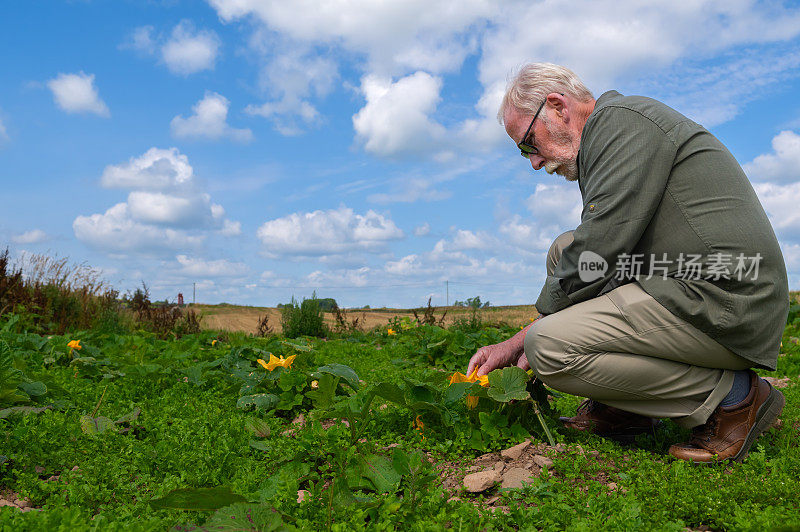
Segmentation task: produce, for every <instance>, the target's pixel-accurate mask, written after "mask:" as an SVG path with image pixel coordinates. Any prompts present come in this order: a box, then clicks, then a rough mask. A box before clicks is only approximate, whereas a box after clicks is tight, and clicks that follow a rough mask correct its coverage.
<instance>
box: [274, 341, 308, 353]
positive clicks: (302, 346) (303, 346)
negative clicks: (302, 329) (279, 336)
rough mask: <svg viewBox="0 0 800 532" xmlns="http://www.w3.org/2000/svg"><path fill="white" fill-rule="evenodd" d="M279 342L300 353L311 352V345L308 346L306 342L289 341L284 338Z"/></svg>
mask: <svg viewBox="0 0 800 532" xmlns="http://www.w3.org/2000/svg"><path fill="white" fill-rule="evenodd" d="M281 343H282V344H283V345H285V346H287V347H291V348H292V349H296V350H297V351H300V352H301V353H310V352H311V346H309V345H308V344H296V343H294V342H290V341H288V340H284V341H282V342H281Z"/></svg>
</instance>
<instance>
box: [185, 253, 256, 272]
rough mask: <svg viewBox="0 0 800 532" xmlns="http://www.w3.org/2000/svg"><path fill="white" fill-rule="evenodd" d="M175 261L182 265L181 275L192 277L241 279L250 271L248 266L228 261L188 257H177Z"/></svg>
mask: <svg viewBox="0 0 800 532" xmlns="http://www.w3.org/2000/svg"><path fill="white" fill-rule="evenodd" d="M175 259H176V260H177V261H178V263H179V264H180V265H181V269H180V270H179V273H180V274H181V275H186V276H191V277H241V276H243V275H246V274H247V273H248V271H249V268H248V267H247V265H246V264H244V263H241V262H231V261H229V260H226V259H217V260H203V259H199V258H196V257H188V256H186V255H177V256H176V257H175Z"/></svg>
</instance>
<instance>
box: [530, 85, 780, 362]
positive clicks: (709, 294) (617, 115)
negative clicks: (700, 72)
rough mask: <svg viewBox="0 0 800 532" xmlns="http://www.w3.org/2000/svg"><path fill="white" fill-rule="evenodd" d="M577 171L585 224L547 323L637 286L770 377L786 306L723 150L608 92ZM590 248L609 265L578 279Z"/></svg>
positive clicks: (771, 240) (749, 199)
mask: <svg viewBox="0 0 800 532" xmlns="http://www.w3.org/2000/svg"><path fill="white" fill-rule="evenodd" d="M577 162H578V184H579V186H580V189H581V196H582V198H583V211H582V213H581V223H580V225H579V226H578V227H577V229H576V230H575V232H574V235H573V236H574V238H575V240H574V241H573V242H572V244H570V245H569V246H567V247H566V248H565V249H564V251H563V254H562V256H561V259H560V260H559V262H558V264H557V266H556V269H555V272H554V274H553V275H552V276H548V277H547V280H546V282H545V285H544V288H543V289H542V292H541V294H540V295H539V299H538V300H537V301H536V307H537V309H538V310H539V311H540V312H542V313H543V314H551V313H554V312H558V311H559V310H561V309H563V308H566V307H568V306H570V305H573V304H575V303H579V302H581V301H585V300H587V299H590V298H593V297H597V296H598V295H601V294H603V293H605V291H608V290H609V289H611V288H613V287H615V286H618V285H619V284H623V283H625V282H633V281H635V282H638V283H639V284H640V285H641V286H642V288H643V289H644V290H645V291H646V292H647V293H648V294H650V295H651V296H653V298H655V299H656V301H658V302H659V303H661V304H662V305H663V306H664V307H666V308H667V309H668V310H669V311H670V312H672V313H673V314H675V315H676V316H678V317H680V318H682V319H684V320H686V321H688V322H689V323H691V324H692V325H694V326H695V327H697V328H698V329H700V330H701V331H703V332H705V333H706V334H708V335H709V336H710V337H712V338H713V339H715V340H716V341H717V342H719V343H720V344H722V345H723V346H725V347H726V348H728V349H730V350H731V351H733V352H734V353H736V354H737V355H739V356H741V357H743V358H746V359H748V360H750V361H752V362H753V365H754V366H758V367H762V368H767V369H770V370H774V369H775V364H776V361H777V357H778V353H779V350H780V341H781V335H782V333H783V329H784V326H785V324H786V316H787V312H788V308H789V291H788V281H787V276H786V266H785V265H784V261H783V255H782V254H781V250H780V247H779V246H778V241H777V239H776V237H775V233H774V232H773V230H772V226H771V225H770V223H769V220H768V219H767V215H766V213H765V212H764V209H763V208H762V207H761V204H760V203H759V201H758V198H757V196H756V194H755V191H754V190H753V187H752V186H751V185H750V182H749V181H748V180H747V176H745V174H744V172H743V171H742V168H741V167H740V166H739V164H738V163H737V162H736V159H735V158H734V157H733V155H731V153H730V152H729V151H728V150H727V149H726V148H725V146H723V145H722V143H721V142H720V141H719V140H717V139H716V137H714V136H713V135H712V134H711V133H709V132H708V131H707V130H706V129H705V128H703V127H701V126H699V125H698V124H696V123H695V122H693V121H691V120H689V119H688V118H686V117H685V116H683V115H681V114H680V113H678V112H677V111H675V110H673V109H671V108H670V107H668V106H666V105H664V104H662V103H660V102H658V101H656V100H653V99H650V98H645V97H641V96H623V95H621V94H620V93H618V92H616V91H609V92H606V93H605V94H603V95H602V96H601V97H600V98H599V99H598V100H597V102H596V105H595V108H594V111H592V113H591V115H590V116H589V119H588V121H587V122H586V125H585V126H584V128H583V132H582V134H581V144H580V149H579V152H578V161H577ZM586 251H591V252H594V253H596V254H597V255H599V256H600V257H602V259H603V260H605V261H606V263H607V266H608V269H607V270H606V271H605V273H604V274H602V276H601V277H599V278H596V279H594V280H592V279H587V280H585V281H584V280H582V279H581V277H582V275H581V270H580V268H583V272H584V273H585V272H586V271H587V270H586V266H585V263H586V260H581V256H582V255H581V254H582V253H584V252H586ZM586 256H587V254H585V253H584V257H586ZM589 258H591V255H589ZM755 269H757V271H755ZM597 275H601V274H599V273H598V274H597ZM583 277H584V279H586V278H587V275H583Z"/></svg>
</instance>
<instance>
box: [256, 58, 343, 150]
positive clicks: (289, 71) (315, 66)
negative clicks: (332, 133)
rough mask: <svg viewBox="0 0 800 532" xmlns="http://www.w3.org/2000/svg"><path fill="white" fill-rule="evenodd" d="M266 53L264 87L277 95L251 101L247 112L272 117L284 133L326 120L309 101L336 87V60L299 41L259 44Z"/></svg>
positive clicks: (291, 133) (262, 86) (295, 131)
mask: <svg viewBox="0 0 800 532" xmlns="http://www.w3.org/2000/svg"><path fill="white" fill-rule="evenodd" d="M257 48H258V49H259V50H260V51H261V53H262V55H263V56H264V58H263V61H265V63H266V64H265V65H264V67H263V68H262V70H261V75H260V85H261V88H262V90H264V91H265V92H267V93H268V94H270V95H271V96H272V97H273V99H272V100H270V101H267V102H265V103H263V104H261V105H248V106H247V107H246V108H245V112H246V113H249V114H251V115H257V116H262V117H264V118H268V119H270V120H272V122H273V123H274V125H275V129H276V130H277V131H278V132H279V133H281V134H282V135H287V136H288V135H298V134H300V133H302V132H303V130H304V128H306V127H309V126H312V125H314V124H315V123H318V122H320V121H321V120H322V117H321V116H320V113H319V111H318V110H317V108H316V107H315V106H314V105H313V104H312V103H311V102H310V101H309V98H310V97H312V96H314V97H316V98H322V97H324V96H325V95H327V94H328V93H329V92H330V91H331V89H332V88H333V85H334V82H335V81H336V79H337V77H338V71H337V66H336V63H335V62H334V61H333V60H331V59H330V58H326V57H321V56H318V55H314V53H312V52H311V51H309V50H302V49H299V48H302V47H298V46H297V45H292V46H283V47H280V49H277V50H276V49H275V46H274V43H272V42H269V43H268V44H266V43H265V44H262V45H260V46H257Z"/></svg>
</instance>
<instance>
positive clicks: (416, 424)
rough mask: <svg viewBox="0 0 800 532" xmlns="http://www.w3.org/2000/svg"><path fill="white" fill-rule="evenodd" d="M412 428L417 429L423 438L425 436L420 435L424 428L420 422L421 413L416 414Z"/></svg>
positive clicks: (423, 424)
mask: <svg viewBox="0 0 800 532" xmlns="http://www.w3.org/2000/svg"><path fill="white" fill-rule="evenodd" d="M414 428H415V429H416V430H417V431H419V435H420V436H421V437H422V439H423V440H424V439H425V436H423V435H422V432H423V431H424V430H425V423H423V422H422V415H421V414H420V415H419V416H417V418H416V419H415V420H414Z"/></svg>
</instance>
